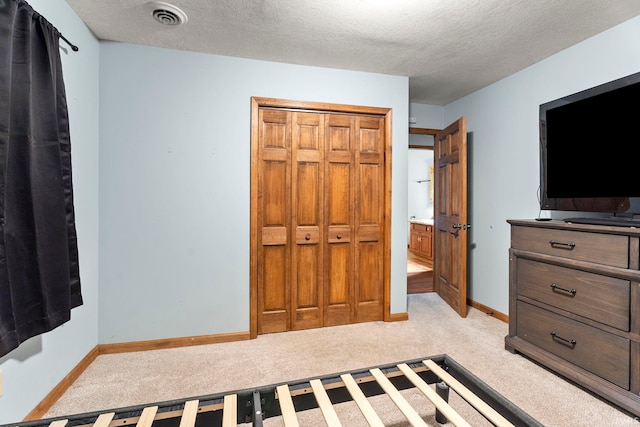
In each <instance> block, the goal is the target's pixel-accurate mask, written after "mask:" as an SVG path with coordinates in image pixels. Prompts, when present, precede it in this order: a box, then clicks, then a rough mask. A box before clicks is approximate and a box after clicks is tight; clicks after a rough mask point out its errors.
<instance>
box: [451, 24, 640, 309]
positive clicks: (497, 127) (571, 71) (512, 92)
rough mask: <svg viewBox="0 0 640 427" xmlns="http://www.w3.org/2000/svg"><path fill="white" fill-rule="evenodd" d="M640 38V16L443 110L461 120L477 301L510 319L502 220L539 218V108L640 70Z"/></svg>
mask: <svg viewBox="0 0 640 427" xmlns="http://www.w3.org/2000/svg"><path fill="white" fill-rule="evenodd" d="M639 37H640V17H638V18H634V19H632V20H630V21H627V22H626V23H623V24H621V25H619V26H617V27H614V28H613V29H610V30H609V31H606V32H604V33H601V34H599V35H597V36H595V37H593V38H591V39H589V40H586V41H584V42H582V43H580V44H578V45H576V46H573V47H571V48H569V49H567V50H565V51H562V52H560V53H558V54H556V55H553V56H552V57H550V58H547V59H546V60H544V61H541V62H539V63H537V64H535V65H533V66H531V67H529V68H527V69H525V70H523V71H521V72H519V73H517V74H514V75H512V76H510V77H508V78H506V79H504V80H502V81H500V82H497V83H495V84H493V85H491V86H489V87H487V88H484V89H482V90H480V91H478V92H476V93H474V94H472V95H469V96H467V97H464V98H462V99H460V100H458V101H455V102H453V103H451V104H449V105H447V106H446V107H445V122H446V123H450V122H452V121H454V120H456V119H457V118H458V117H460V116H466V117H467V131H468V132H469V150H470V162H469V167H470V174H469V185H470V220H471V224H472V228H471V230H470V239H469V242H470V244H471V247H472V248H471V252H470V270H469V271H470V282H469V286H470V287H469V296H470V297H471V298H473V299H474V300H475V301H477V302H479V303H481V304H484V305H486V306H489V307H492V308H493V309H495V310H498V311H500V312H502V313H508V278H509V276H508V267H509V265H508V248H509V241H510V233H509V227H508V224H507V223H506V220H507V219H509V218H534V217H536V216H538V209H539V207H538V198H537V189H538V181H539V160H538V155H539V154H538V107H539V105H540V104H541V103H545V102H547V101H551V100H554V99H557V98H560V97H562V96H565V95H569V94H571V93H575V92H578V91H580V90H584V89H587V88H590V87H593V86H596V85H598V84H601V83H605V82H607V81H611V80H614V79H617V78H619V77H623V76H626V75H629V74H633V73H636V72H638V71H640V48H639V47H638V40H639ZM604 125H605V124H602V123H594V124H593V130H594V132H601V131H602V129H603V126H604Z"/></svg>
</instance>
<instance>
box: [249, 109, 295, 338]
mask: <svg viewBox="0 0 640 427" xmlns="http://www.w3.org/2000/svg"><path fill="white" fill-rule="evenodd" d="M257 114H258V116H259V118H258V132H259V137H258V138H256V141H255V142H256V143H257V144H258V145H259V146H258V147H257V148H256V150H255V154H256V156H255V157H256V164H257V166H256V167H255V170H254V172H255V173H256V176H255V178H254V180H255V181H256V186H257V188H258V191H259V192H260V197H259V198H256V200H255V202H256V203H258V206H256V207H255V210H254V212H255V214H256V227H255V239H256V246H257V248H259V249H258V251H259V255H258V256H257V257H256V259H255V262H256V268H255V270H256V293H257V294H258V295H260V298H257V307H256V310H257V312H258V316H259V317H260V322H259V324H258V330H257V333H259V334H262V333H268V332H278V331H286V330H289V329H291V320H290V316H289V307H290V305H291V277H292V276H291V243H290V242H291V197H290V196H289V195H290V193H291V155H290V152H291V114H290V113H289V112H287V111H278V110H268V109H264V110H262V109H261V110H260V111H259V112H258V113H257Z"/></svg>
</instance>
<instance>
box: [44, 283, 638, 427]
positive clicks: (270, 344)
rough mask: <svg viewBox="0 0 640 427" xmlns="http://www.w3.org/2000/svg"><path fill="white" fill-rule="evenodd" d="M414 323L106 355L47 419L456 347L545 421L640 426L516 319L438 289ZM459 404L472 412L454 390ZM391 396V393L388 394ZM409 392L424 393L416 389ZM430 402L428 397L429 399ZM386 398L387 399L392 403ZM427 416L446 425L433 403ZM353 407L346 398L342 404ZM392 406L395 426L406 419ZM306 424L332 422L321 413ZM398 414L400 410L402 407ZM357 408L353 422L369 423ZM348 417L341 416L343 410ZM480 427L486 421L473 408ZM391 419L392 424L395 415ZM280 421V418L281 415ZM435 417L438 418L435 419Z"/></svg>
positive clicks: (414, 309) (411, 301)
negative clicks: (510, 337)
mask: <svg viewBox="0 0 640 427" xmlns="http://www.w3.org/2000/svg"><path fill="white" fill-rule="evenodd" d="M408 306H409V309H408V311H409V320H408V321H404V322H393V323H384V322H373V323H363V324H356V325H347V326H337V327H329V328H320V329H311V330H305V331H293V332H286V333H277V334H267V335H261V336H259V337H258V338H257V339H255V340H250V341H240V342H232V343H224V344H213V345H202V346H193V347H184V348H177V349H169V350H154V351H146V352H135V353H123V354H115V355H102V356H99V357H98V358H97V359H96V360H95V361H94V362H93V364H92V365H91V366H89V368H88V369H87V370H86V371H85V372H84V373H83V374H82V375H81V376H80V378H78V380H77V381H76V382H75V383H74V384H73V385H72V386H71V387H70V388H69V389H68V391H67V392H66V393H65V394H64V395H63V396H62V397H61V398H60V399H59V401H58V402H57V403H56V404H55V405H54V406H53V407H52V408H51V409H50V411H49V412H48V413H47V415H46V417H53V416H61V415H67V414H73V413H80V412H89V411H96V410H102V409H109V408H117V407H122V406H131V405H138V404H145V403H151V402H158V401H164V400H171V399H180V398H186V397H190V396H198V395H205V394H211V393H218V392H223V391H227V390H238V389H244V388H250V387H255V386H260V385H267V384H274V383H281V382H282V383H284V382H289V381H292V380H295V379H302V378H309V377H314V376H319V375H325V374H331V373H335V372H341V371H348V370H354V369H359V368H363V367H368V366H375V365H381V364H387V363H393V362H400V361H403V360H408V359H416V358H420V357H427V356H432V355H438V354H448V355H449V356H450V357H452V358H453V359H454V360H456V361H457V362H458V363H460V364H461V365H463V366H464V367H465V368H467V369H468V370H470V371H471V372H473V373H474V374H475V375H476V376H478V377H479V378H480V379H482V380H483V381H484V382H486V383H487V384H488V385H490V386H491V387H493V388H494V389H496V390H497V391H498V392H499V393H501V394H503V395H504V396H505V397H507V398H508V399H510V400H511V401H512V402H513V403H514V404H516V405H517V406H519V407H520V408H522V409H524V410H525V411H526V412H528V413H529V414H530V415H531V416H533V417H534V418H536V419H537V420H538V421H540V422H541V423H542V424H544V425H546V426H563V427H564V426H571V427H577V426H607V427H611V426H640V423H639V422H638V421H637V420H636V419H635V417H633V416H630V415H629V414H627V413H624V412H623V411H620V410H619V409H617V408H615V407H613V406H611V405H609V404H608V403H606V402H604V401H602V400H601V399H599V398H597V397H595V396H593V395H591V394H589V393H587V392H585V391H583V390H582V389H580V388H578V387H576V386H574V385H572V384H571V383H569V382H567V381H566V380H564V379H562V378H560V377H558V376H556V375H554V374H553V373H551V372H549V371H547V370H546V369H544V368H542V367H540V366H538V365H536V364H534V363H532V362H531V361H529V360H527V359H526V358H524V357H522V356H519V355H514V354H511V353H509V352H508V351H506V350H505V349H504V337H505V335H506V334H507V332H508V325H507V324H506V323H504V322H501V321H500V320H497V319H495V318H493V317H490V316H487V315H486V314H484V313H481V312H479V311H477V310H475V309H472V308H470V309H469V314H468V316H467V318H465V319H463V318H460V317H459V316H458V315H457V314H456V313H455V312H454V311H453V310H452V309H451V308H449V307H448V306H447V305H446V304H445V303H444V302H443V301H442V300H441V299H440V298H439V297H438V295H437V294H435V293H428V294H415V295H410V296H408ZM452 395H453V396H452V405H453V406H454V408H456V409H457V410H459V411H460V413H461V414H468V413H469V410H468V409H467V408H465V407H464V405H465V402H463V401H459V400H460V399H458V398H457V397H456V396H455V393H452ZM382 398H384V396H383V397H382ZM408 399H422V398H420V397H418V396H416V395H414V394H408ZM420 402H422V401H420ZM385 404H386V403H383V405H385ZM418 404H419V405H422V406H423V407H424V408H425V409H424V411H425V412H424V413H421V415H422V416H423V418H424V419H425V420H426V421H427V423H428V424H429V425H437V424H435V421H434V420H433V416H432V414H431V413H430V412H429V411H430V409H429V404H428V401H427V402H422V403H418ZM342 405H347V404H342ZM392 410H393V408H391V409H389V413H388V414H387V413H385V415H384V416H385V423H388V424H387V425H394V426H401V425H406V424H403V423H402V422H401V421H397V420H396V419H395V417H396V415H394V414H392V413H391V411H392ZM309 412H310V413H309V414H304V415H303V417H306V418H303V419H301V425H310V426H315V425H318V426H319V425H324V422H321V421H318V418H317V414H316V416H314V414H313V412H312V411H309ZM396 412H397V410H396ZM353 413H357V411H356V410H349V407H348V406H344V407H343V408H341V409H339V415H340V416H344V417H346V419H347V421H345V422H344V425H349V426H356V425H362V424H361V421H358V420H357V419H356V418H350V417H355V415H353ZM341 414H342V415H341ZM469 416H470V417H472V418H471V420H472V425H474V426H475V425H486V424H482V423H483V422H484V420H482V419H480V420H478V419H476V418H474V416H473V415H469ZM387 420H388V421H387ZM274 423H275V424H272V425H278V424H277V423H278V421H277V420H276V421H274ZM432 423H433V424H432Z"/></svg>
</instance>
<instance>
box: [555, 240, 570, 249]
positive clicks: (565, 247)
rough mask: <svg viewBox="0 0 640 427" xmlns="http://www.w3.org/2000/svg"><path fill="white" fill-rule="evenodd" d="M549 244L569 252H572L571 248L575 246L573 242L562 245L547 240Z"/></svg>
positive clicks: (561, 243)
mask: <svg viewBox="0 0 640 427" xmlns="http://www.w3.org/2000/svg"><path fill="white" fill-rule="evenodd" d="M549 244H550V245H551V246H552V247H554V248H562V249H569V250H573V248H575V247H576V244H575V243H573V242H571V243H563V242H556V241H555V240H549Z"/></svg>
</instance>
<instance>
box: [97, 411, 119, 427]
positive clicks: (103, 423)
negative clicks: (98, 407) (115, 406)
mask: <svg viewBox="0 0 640 427" xmlns="http://www.w3.org/2000/svg"><path fill="white" fill-rule="evenodd" d="M115 415H116V413H115V412H106V413H104V414H100V415H99V416H98V419H97V420H96V422H95V423H93V427H108V426H109V423H110V422H111V420H113V417H114V416H115Z"/></svg>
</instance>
